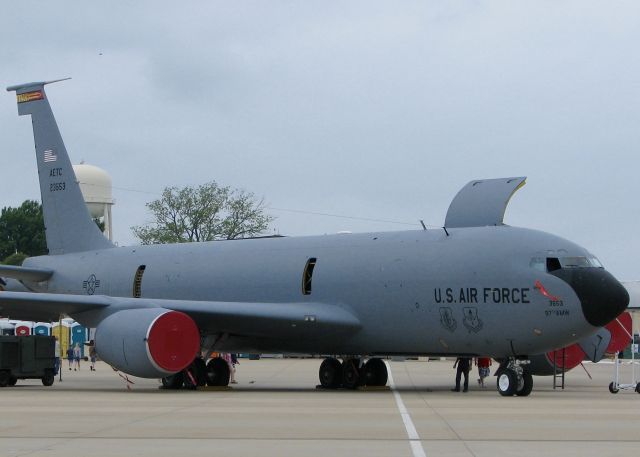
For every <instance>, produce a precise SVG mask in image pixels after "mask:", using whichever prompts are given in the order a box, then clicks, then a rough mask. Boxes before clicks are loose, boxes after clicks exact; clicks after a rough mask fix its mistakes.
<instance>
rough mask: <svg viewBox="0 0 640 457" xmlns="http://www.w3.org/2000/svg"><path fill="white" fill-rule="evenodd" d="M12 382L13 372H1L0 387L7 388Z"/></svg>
mask: <svg viewBox="0 0 640 457" xmlns="http://www.w3.org/2000/svg"><path fill="white" fill-rule="evenodd" d="M10 380H11V372H10V371H9V370H2V371H0V387H7V386H8V385H9V381H10Z"/></svg>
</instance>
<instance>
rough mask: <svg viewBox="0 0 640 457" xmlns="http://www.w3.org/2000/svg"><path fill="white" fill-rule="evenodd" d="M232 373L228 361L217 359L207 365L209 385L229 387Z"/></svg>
mask: <svg viewBox="0 0 640 457" xmlns="http://www.w3.org/2000/svg"><path fill="white" fill-rule="evenodd" d="M230 376H231V372H230V370H229V364H228V363H227V361H226V360H224V359H221V358H220V357H216V358H215V359H211V360H209V363H207V385H208V386H228V385H229V378H230Z"/></svg>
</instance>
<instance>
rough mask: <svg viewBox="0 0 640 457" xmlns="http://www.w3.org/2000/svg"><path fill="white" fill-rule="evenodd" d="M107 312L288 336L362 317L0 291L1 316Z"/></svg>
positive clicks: (291, 307) (351, 327) (346, 327)
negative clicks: (170, 313)
mask: <svg viewBox="0 0 640 457" xmlns="http://www.w3.org/2000/svg"><path fill="white" fill-rule="evenodd" d="M100 308H102V309H104V310H105V311H106V312H107V313H108V312H109V311H110V310H108V309H107V308H111V311H113V312H116V311H120V310H125V309H135V308H165V309H172V310H175V311H181V312H183V313H185V314H188V315H189V316H191V318H192V319H193V320H194V321H195V322H196V323H197V324H198V326H199V327H200V329H201V330H202V331H204V332H205V333H220V332H224V333H231V334H236V335H247V336H249V335H250V336H263V337H271V336H274V337H275V336H277V337H283V336H291V335H300V336H302V335H305V336H313V335H316V334H324V335H326V334H327V333H330V334H353V333H355V332H357V331H358V330H359V329H360V321H359V320H358V318H357V317H356V316H354V315H353V314H352V313H351V312H350V311H348V310H347V309H345V308H342V307H340V306H338V305H332V304H325V303H315V302H304V303H265V302H219V301H192V300H167V299H153V298H128V297H110V296H106V295H68V294H47V293H31V292H0V314H2V315H3V316H9V317H11V318H14V319H28V320H34V319H37V320H49V321H55V320H58V318H59V316H60V314H68V315H71V316H73V317H75V316H78V317H81V316H80V315H81V313H83V312H85V311H92V310H97V309H100Z"/></svg>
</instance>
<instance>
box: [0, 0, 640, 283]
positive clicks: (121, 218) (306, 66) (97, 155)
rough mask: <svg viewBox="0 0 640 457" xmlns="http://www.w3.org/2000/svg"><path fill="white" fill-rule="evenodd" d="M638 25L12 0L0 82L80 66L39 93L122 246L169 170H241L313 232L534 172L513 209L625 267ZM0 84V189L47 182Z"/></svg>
mask: <svg viewBox="0 0 640 457" xmlns="http://www.w3.org/2000/svg"><path fill="white" fill-rule="evenodd" d="M639 43H640V2H636V1H611V2H605V1H600V2H590V1H584V0H580V1H562V0H554V1H535V2H534V1H531V2H524V1H507V0H505V1H502V2H492V1H456V2H449V1H424V0H421V1H401V2H391V1H387V2H379V1H370V0H369V1H349V2H346V1H345V2H337V1H306V2H294V1H269V2H267V1H233V2H228V1H227V2H221V1H200V2H179V3H178V2H156V1H154V2H151V1H149V2H145V1H136V2H119V3H118V2H87V1H74V2H63V1H60V2H35V1H25V0H21V1H20V2H13V3H12V5H11V7H10V8H4V10H3V12H2V14H1V15H0V83H2V86H8V85H11V84H17V83H23V82H27V81H39V80H47V79H56V78H61V77H66V76H71V77H72V78H73V79H72V80H71V81H66V82H63V83H59V84H56V85H52V86H48V89H47V94H48V96H49V98H50V101H51V103H52V107H53V110H54V113H55V115H56V118H57V120H58V125H59V126H60V128H61V131H62V135H63V138H64V140H65V143H66V146H67V149H68V151H69V153H70V156H71V160H72V162H73V163H79V162H80V160H85V161H86V162H87V163H90V164H93V165H96V166H99V167H101V168H103V169H105V170H106V171H107V172H108V173H110V175H111V176H112V179H113V185H114V197H115V199H116V205H115V207H114V209H113V217H114V232H115V239H116V240H117V241H118V242H119V244H121V245H129V244H135V243H136V240H135V238H134V236H133V235H132V233H131V230H130V227H131V226H133V225H139V224H142V223H145V222H147V221H149V220H150V216H149V214H148V213H147V211H146V208H145V203H146V202H148V201H150V200H153V199H155V198H157V197H159V195H160V192H161V190H162V189H163V187H165V186H185V185H199V184H202V183H205V182H207V181H210V180H216V181H218V182H219V183H220V184H224V185H230V186H232V187H241V188H244V189H246V190H248V191H251V192H254V193H255V194H256V195H258V196H259V197H264V198H265V201H266V202H267V204H268V205H269V206H270V207H271V208H272V209H270V210H269V212H270V213H271V214H273V215H274V216H276V217H277V220H276V221H275V222H274V224H273V227H272V231H276V232H278V233H281V234H286V235H310V234H323V233H334V232H337V231H341V230H350V231H354V232H364V231H380V230H407V229H412V228H418V227H419V226H418V225H417V224H418V220H419V219H423V220H424V221H425V223H426V224H428V225H431V226H441V225H442V224H443V221H444V217H445V214H446V210H447V208H448V206H449V203H450V201H451V199H452V198H453V197H454V196H455V194H456V192H457V191H458V190H459V189H460V188H461V187H462V186H464V185H465V184H466V183H467V182H468V181H470V180H472V179H476V178H492V177H506V176H528V181H527V185H526V186H525V187H524V188H522V189H521V190H520V191H519V192H518V193H517V194H516V195H515V196H514V198H513V199H512V201H511V204H510V206H509V207H508V209H507V214H506V218H505V222H506V223H508V224H511V225H516V226H523V227H531V228H536V229H541V230H544V231H548V232H551V233H555V234H557V235H560V236H563V237H565V238H568V239H571V240H573V241H575V242H577V243H578V244H581V245H582V246H584V247H586V248H588V249H589V250H591V251H592V252H593V253H594V254H596V255H597V256H598V257H599V258H600V259H601V261H602V262H603V263H604V264H605V266H606V267H607V268H608V269H609V270H610V271H612V272H613V273H614V274H615V275H616V276H618V277H619V278H620V279H633V278H640V265H639V263H638V261H637V260H636V258H637V257H638V254H639V253H640V249H639V248H640V241H639V237H638V236H637V232H638V228H639V227H638V226H639V224H638V216H639V214H640V211H639V210H640V203H639V202H640V200H639V198H638V196H639V190H638V181H639V179H640V177H639V176H638V174H639V173H640V154H638V145H639V144H640V53H639V52H638V44H639ZM3 93H4V95H3V96H0V157H2V170H3V172H2V179H1V180H0V183H1V189H2V191H1V192H0V207H2V206H18V205H19V204H20V203H21V202H22V201H24V200H25V199H28V198H31V199H39V197H40V196H39V189H38V184H37V173H36V164H35V160H34V159H35V157H34V153H33V151H34V149H33V136H32V132H31V123H30V122H29V120H28V119H27V118H26V117H21V118H19V117H18V116H17V109H16V103H15V95H14V94H13V93H8V92H4V91H3ZM283 210H295V211H308V212H317V213H329V214H336V215H345V216H351V217H359V218H368V219H377V220H388V221H397V222H403V223H405V224H394V223H390V222H378V221H374V220H358V219H347V218H336V217H328V216H320V215H312V214H305V213H300V212H293V211H283ZM406 224H415V225H414V226H413V227H412V225H406Z"/></svg>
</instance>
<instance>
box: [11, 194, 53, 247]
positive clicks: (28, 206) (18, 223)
mask: <svg viewBox="0 0 640 457" xmlns="http://www.w3.org/2000/svg"><path fill="white" fill-rule="evenodd" d="M18 252H20V253H23V254H26V255H27V256H29V257H31V256H36V255H42V254H46V253H47V242H46V239H45V234H44V219H43V216H42V205H41V204H40V203H38V202H37V201H34V200H26V201H24V202H23V203H22V205H20V207H18V208H12V207H5V208H2V212H0V259H5V258H7V257H8V256H10V255H11V254H15V253H18Z"/></svg>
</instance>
